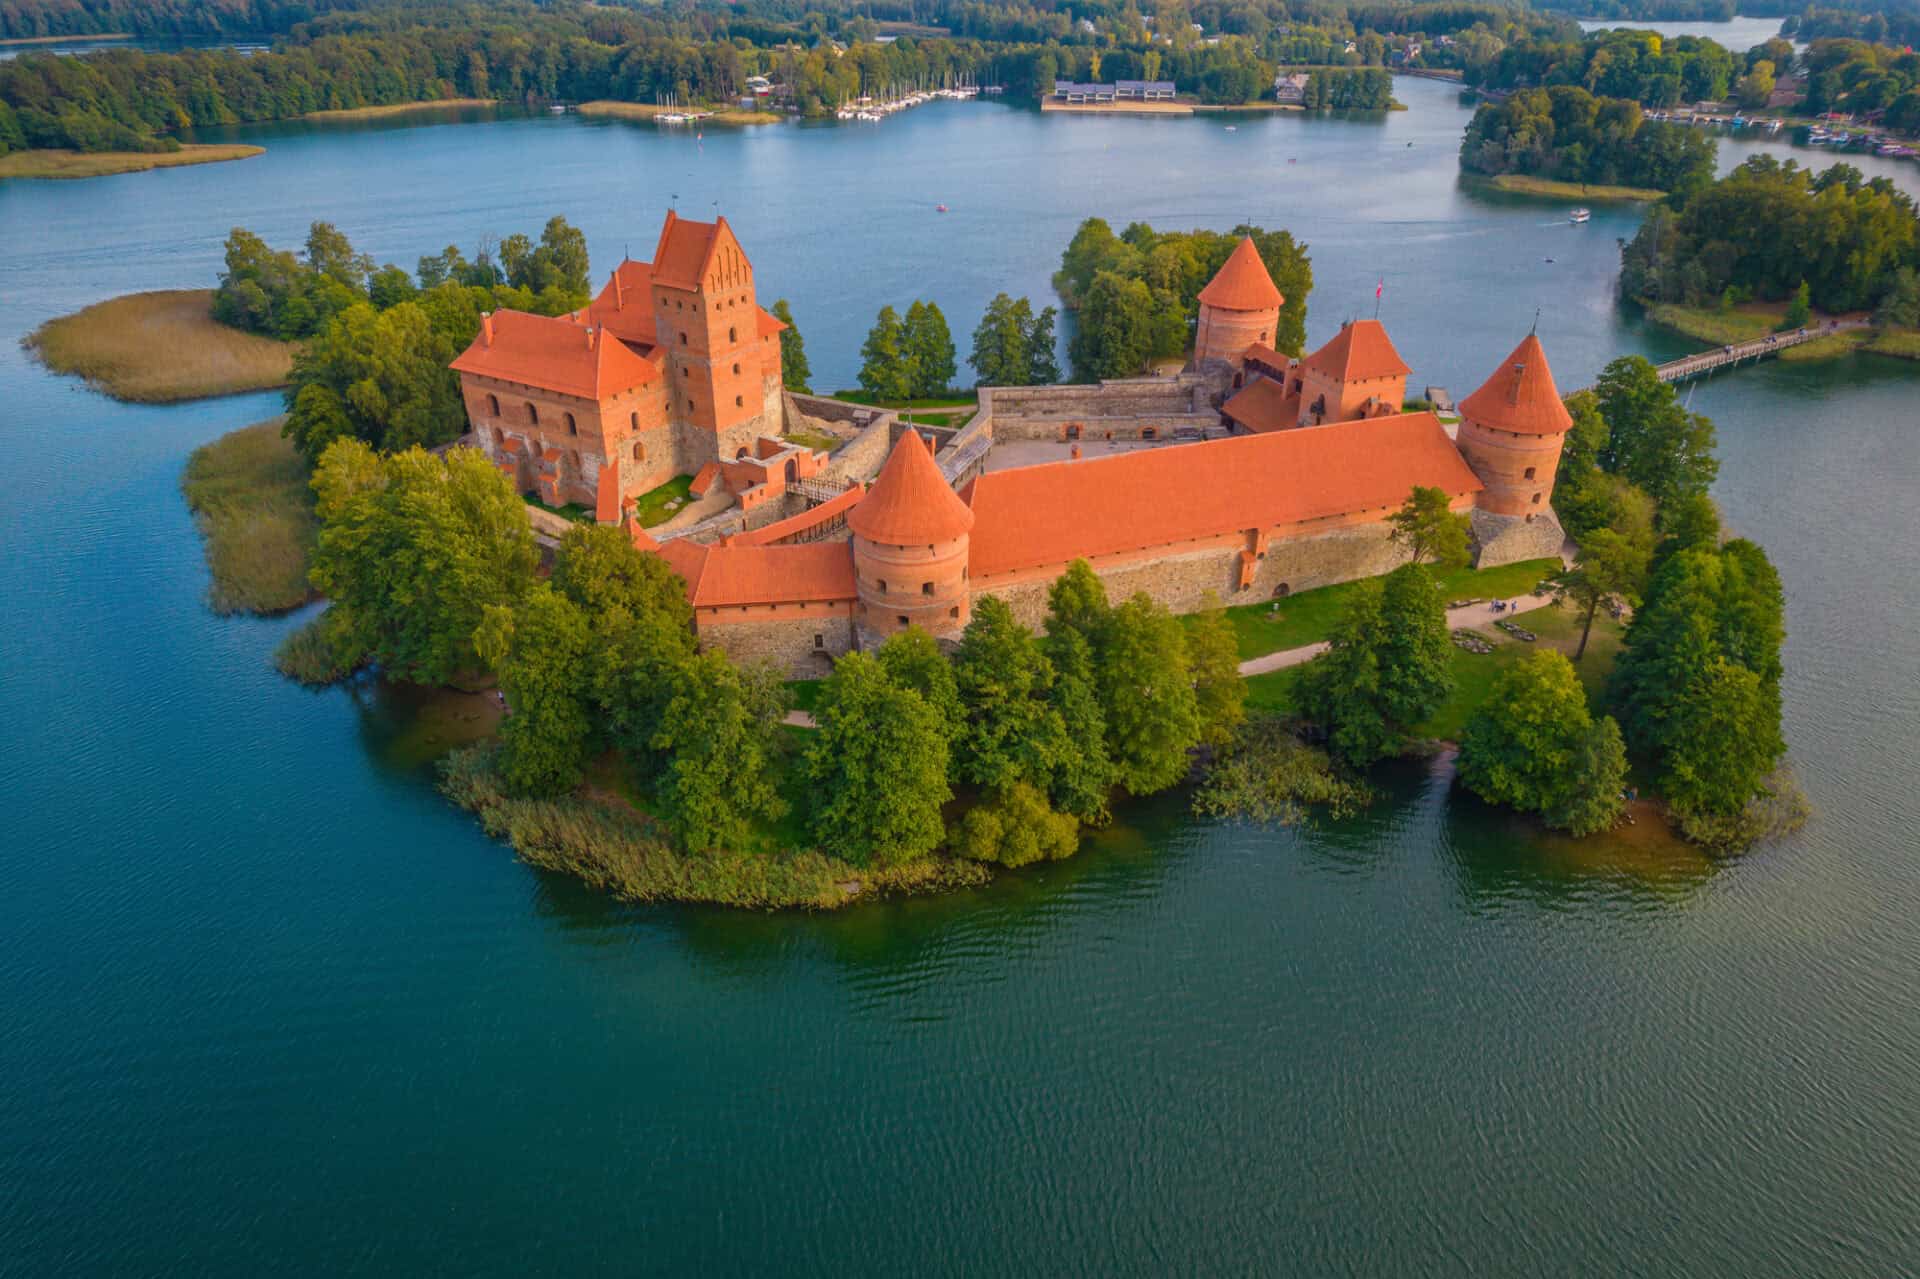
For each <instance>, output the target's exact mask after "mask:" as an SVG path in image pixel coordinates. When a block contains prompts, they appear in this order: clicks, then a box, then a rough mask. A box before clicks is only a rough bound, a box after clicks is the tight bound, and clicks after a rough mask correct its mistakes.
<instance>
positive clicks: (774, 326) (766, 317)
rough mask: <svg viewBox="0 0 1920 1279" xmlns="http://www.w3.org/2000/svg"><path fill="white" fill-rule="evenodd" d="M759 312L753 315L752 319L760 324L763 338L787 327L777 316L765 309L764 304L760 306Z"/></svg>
mask: <svg viewBox="0 0 1920 1279" xmlns="http://www.w3.org/2000/svg"><path fill="white" fill-rule="evenodd" d="M759 312H760V313H759V314H758V315H757V316H755V317H754V319H755V322H756V323H758V324H759V326H760V336H761V337H763V338H765V337H772V336H773V335H774V334H776V333H779V332H781V331H782V330H784V329H785V328H786V327H787V326H786V325H785V324H782V323H781V322H780V317H779V316H777V315H775V314H774V313H773V312H771V311H769V310H767V308H766V307H764V306H763V307H760V308H759Z"/></svg>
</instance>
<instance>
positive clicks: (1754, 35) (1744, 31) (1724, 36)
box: [1580, 17, 1805, 53]
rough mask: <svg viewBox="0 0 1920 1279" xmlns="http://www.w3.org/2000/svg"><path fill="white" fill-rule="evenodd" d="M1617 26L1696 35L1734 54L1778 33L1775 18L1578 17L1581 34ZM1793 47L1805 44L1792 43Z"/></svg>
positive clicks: (1668, 34) (1674, 35)
mask: <svg viewBox="0 0 1920 1279" xmlns="http://www.w3.org/2000/svg"><path fill="white" fill-rule="evenodd" d="M1617 27H1631V28H1632V29H1633V30H1635V31H1658V32H1659V33H1660V34H1661V35H1663V36H1666V37H1667V38H1668V39H1670V40H1673V39H1678V38H1679V37H1681V36H1699V37H1701V38H1702V39H1705V40H1711V41H1713V42H1714V43H1715V44H1717V45H1719V46H1720V47H1721V48H1723V49H1731V50H1732V51H1733V52H1735V53H1745V52H1746V51H1747V50H1748V49H1751V48H1753V46H1755V45H1756V44H1765V43H1766V42H1767V41H1769V40H1771V39H1773V38H1774V37H1775V36H1777V35H1779V34H1780V19H1779V18H1749V17H1736V18H1732V19H1730V20H1728V21H1726V22H1629V21H1625V20H1620V21H1590V20H1588V19H1585V18H1582V19H1581V20H1580V29H1581V30H1582V31H1608V30H1612V29H1614V28H1617ZM1794 43H1795V44H1796V45H1798V44H1804V43H1805V41H1800V40H1796V41H1794Z"/></svg>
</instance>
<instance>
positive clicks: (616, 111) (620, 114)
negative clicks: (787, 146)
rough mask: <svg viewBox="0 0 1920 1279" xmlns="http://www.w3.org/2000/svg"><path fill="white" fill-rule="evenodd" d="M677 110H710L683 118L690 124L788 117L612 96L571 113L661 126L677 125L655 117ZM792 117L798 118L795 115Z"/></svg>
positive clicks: (772, 120) (771, 121)
mask: <svg viewBox="0 0 1920 1279" xmlns="http://www.w3.org/2000/svg"><path fill="white" fill-rule="evenodd" d="M680 110H701V111H710V114H708V115H706V116H704V117H703V118H701V119H699V120H691V121H686V122H684V123H687V124H692V125H707V124H725V125H739V126H746V125H755V124H778V123H780V122H781V121H782V120H784V119H786V118H787V117H785V116H783V115H781V114H779V113H778V112H775V111H742V110H741V109H739V108H738V107H713V108H705V107H689V108H681V107H662V106H656V105H654V104H652V103H647V102H620V101H617V100H615V99H612V98H596V99H594V100H593V101H591V102H582V103H581V104H580V105H578V106H576V107H574V108H573V114H575V115H582V116H586V117H587V118H588V119H596V120H598V119H610V120H639V121H644V122H645V123H647V124H651V125H653V126H654V127H656V128H660V127H677V126H662V125H661V124H660V122H659V121H658V120H656V119H655V118H654V117H656V116H660V115H665V114H667V113H668V112H672V111H680ZM795 118H796V119H797V118H798V117H795Z"/></svg>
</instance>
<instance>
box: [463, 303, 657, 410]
mask: <svg viewBox="0 0 1920 1279" xmlns="http://www.w3.org/2000/svg"><path fill="white" fill-rule="evenodd" d="M481 325H482V327H481V329H480V335H479V336H478V337H476V338H474V339H473V344H472V345H471V346H469V347H468V348H467V349H466V350H464V351H462V352H461V353H460V354H459V355H458V356H457V357H456V358H455V359H454V361H453V366H452V367H453V368H454V369H456V370H457V371H459V372H461V373H474V374H478V375H480V376H482V377H491V378H499V379H500V380H501V381H503V382H518V383H520V384H521V385H522V386H533V387H538V388H540V389H541V390H544V391H553V392H556V393H558V394H560V395H575V396H579V397H581V398H582V399H588V400H603V399H605V398H607V397H608V396H610V395H618V394H620V393H621V392H622V391H629V390H632V389H633V388H634V387H636V386H643V385H645V384H646V383H648V382H651V381H653V380H654V378H656V377H658V376H659V372H660V371H659V369H657V368H656V367H655V366H654V365H653V364H651V363H650V362H648V361H647V360H644V359H642V358H641V357H640V356H638V355H636V354H634V353H633V351H632V350H631V349H630V348H629V347H628V346H627V345H626V343H624V342H619V341H612V342H609V341H606V340H604V338H603V337H602V335H601V334H600V333H599V331H598V330H596V329H593V328H592V327H591V326H590V325H587V324H583V323H581V322H580V321H579V320H577V319H575V318H573V317H571V316H546V315H530V314H528V313H527V312H525V311H495V312H494V313H493V314H492V315H491V316H488V317H486V318H485V319H484V320H482V322H481Z"/></svg>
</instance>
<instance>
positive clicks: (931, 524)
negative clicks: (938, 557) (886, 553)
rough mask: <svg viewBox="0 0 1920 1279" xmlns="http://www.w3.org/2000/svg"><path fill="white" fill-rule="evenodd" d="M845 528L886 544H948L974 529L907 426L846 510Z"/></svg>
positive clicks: (962, 504) (970, 517) (957, 498)
mask: <svg viewBox="0 0 1920 1279" xmlns="http://www.w3.org/2000/svg"><path fill="white" fill-rule="evenodd" d="M847 527H849V528H851V529H852V530H853V531H854V533H856V534H857V535H859V536H860V537H864V538H866V539H867V540H868V541H869V542H885V543H886V544H888V545H889V546H912V545H914V544H915V543H919V542H925V543H929V544H931V543H934V542H950V541H952V540H953V539H954V538H956V537H959V536H960V535H961V534H963V533H965V532H966V531H967V530H968V529H970V528H972V527H973V511H972V510H971V509H969V508H968V506H967V504H966V503H965V502H962V501H961V500H960V495H959V494H958V493H956V492H954V491H953V486H952V485H951V484H948V483H947V478H946V476H944V475H942V474H940V468H939V467H938V466H936V465H934V461H933V454H931V453H929V452H928V451H927V446H926V445H924V444H922V443H921V442H920V434H919V432H917V431H913V430H909V431H907V432H906V433H905V434H904V435H902V436H901V437H900V442H899V443H898V444H895V445H894V446H893V452H892V453H891V454H889V455H888V456H887V464H886V465H885V466H883V467H881V468H880V475H879V477H878V478H877V479H875V480H874V482H873V487H872V488H870V489H868V490H867V495H866V496H865V497H863V498H861V499H860V500H859V501H858V502H856V503H854V506H853V509H852V510H850V511H848V512H847Z"/></svg>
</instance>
